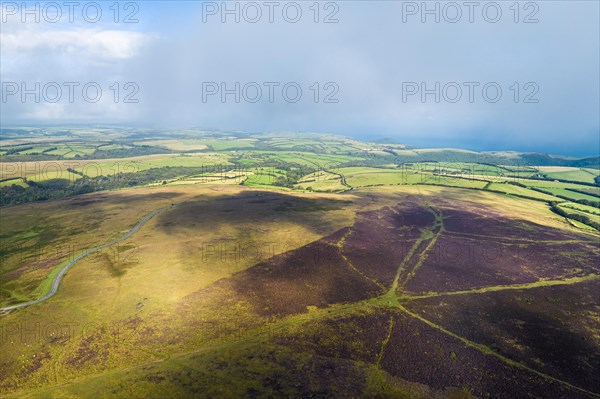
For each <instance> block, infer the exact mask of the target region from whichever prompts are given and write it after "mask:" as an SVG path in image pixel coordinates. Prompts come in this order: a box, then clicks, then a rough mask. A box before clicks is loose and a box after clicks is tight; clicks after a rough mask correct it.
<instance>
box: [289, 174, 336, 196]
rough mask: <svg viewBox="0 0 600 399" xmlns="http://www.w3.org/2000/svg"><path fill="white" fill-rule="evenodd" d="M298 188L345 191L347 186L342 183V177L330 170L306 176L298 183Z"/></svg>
mask: <svg viewBox="0 0 600 399" xmlns="http://www.w3.org/2000/svg"><path fill="white" fill-rule="evenodd" d="M296 187H297V188H300V189H302V190H309V191H330V192H333V191H343V190H346V189H347V187H346V186H344V185H343V184H342V180H341V177H340V176H339V175H337V174H334V173H329V172H323V171H319V172H315V173H311V174H308V175H306V176H304V177H303V178H302V179H301V180H300V181H299V182H298V184H297V185H296Z"/></svg>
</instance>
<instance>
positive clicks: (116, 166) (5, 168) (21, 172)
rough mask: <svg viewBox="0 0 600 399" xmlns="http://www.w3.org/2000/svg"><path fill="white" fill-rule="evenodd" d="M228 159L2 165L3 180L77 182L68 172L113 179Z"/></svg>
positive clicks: (174, 156)
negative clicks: (130, 174) (129, 173)
mask: <svg viewBox="0 0 600 399" xmlns="http://www.w3.org/2000/svg"><path fill="white" fill-rule="evenodd" d="M228 159H229V156H228V155H226V154H222V153H200V154H194V156H183V155H177V154H156V155H145V156H139V157H131V158H115V159H98V160H75V159H74V160H57V161H39V162H0V176H1V177H2V179H8V178H12V177H26V178H28V179H30V180H34V181H44V180H50V179H70V180H73V179H76V178H78V177H77V175H74V174H72V173H70V172H69V171H68V170H67V169H69V168H71V169H75V170H77V171H79V172H82V173H84V174H85V175H86V176H88V177H96V176H101V175H102V176H112V175H115V174H117V173H121V172H122V173H128V172H138V171H142V170H147V169H151V168H161V167H165V166H184V167H202V166H211V165H217V164H228Z"/></svg>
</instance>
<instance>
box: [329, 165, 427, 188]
mask: <svg viewBox="0 0 600 399" xmlns="http://www.w3.org/2000/svg"><path fill="white" fill-rule="evenodd" d="M336 172H338V173H340V174H341V175H343V176H345V177H346V183H347V184H349V185H350V186H352V187H367V186H376V185H400V184H416V183H422V182H423V181H424V180H425V179H426V178H427V177H428V176H425V175H424V174H423V173H419V172H413V171H407V170H401V169H380V168H367V167H350V168H341V169H338V170H336Z"/></svg>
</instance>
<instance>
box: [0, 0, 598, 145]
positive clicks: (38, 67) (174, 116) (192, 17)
mask: <svg viewBox="0 0 600 399" xmlns="http://www.w3.org/2000/svg"><path fill="white" fill-rule="evenodd" d="M114 4H115V2H114V1H106V2H102V1H99V2H95V3H94V2H77V5H76V6H74V7H73V8H69V6H68V5H67V3H65V2H61V1H58V2H29V3H25V5H26V7H23V3H22V2H21V1H19V2H2V15H1V18H2V21H1V25H0V41H1V42H0V44H1V45H0V57H1V62H0V81H1V83H2V86H1V90H2V92H1V93H0V94H1V99H0V106H1V107H2V108H1V110H0V116H1V119H2V126H9V125H11V126H14V125H27V124H35V125H44V124H47V125H56V124H64V123H103V124H121V125H135V126H156V127H164V128H169V127H187V126H199V127H204V128H217V129H225V130H226V129H235V130H243V131H249V132H264V131H309V132H323V133H334V134H342V135H346V136H350V137H355V138H359V139H363V140H374V139H380V138H392V139H394V140H396V141H397V142H399V143H405V144H409V145H414V146H419V147H459V148H467V149H473V150H516V151H540V152H548V153H554V154H562V155H570V156H598V153H599V152H600V116H599V112H600V111H599V109H600V81H599V79H600V78H599V76H600V61H599V57H600V55H599V52H600V42H599V40H600V39H599V38H600V31H599V19H600V9H599V5H600V2H598V1H556V0H553V1H535V2H527V1H523V2H515V1H498V2H487V1H484V2H478V1H474V2H465V1H459V2H447V1H444V2H436V1H429V2H426V3H424V2H421V1H418V2H410V1H361V0H358V1H320V2H316V1H312V0H310V1H297V2H288V1H273V2H267V1H257V2H252V1H241V2H235V1H231V2H226V3H224V2H221V1H218V2H200V1H183V2H177V1H168V2H167V1H164V2H162V1H139V2H119V3H117V7H115V6H114ZM36 5H37V8H36ZM99 10H101V12H99ZM36 19H37V20H36Z"/></svg>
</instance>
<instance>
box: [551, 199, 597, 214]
mask: <svg viewBox="0 0 600 399" xmlns="http://www.w3.org/2000/svg"><path fill="white" fill-rule="evenodd" d="M560 206H561V207H562V208H568V209H576V210H578V211H582V212H586V213H590V214H592V215H600V208H596V207H593V206H589V205H583V204H578V203H577V202H563V203H561V204H560Z"/></svg>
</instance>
